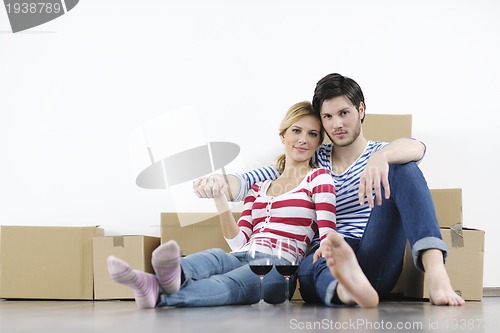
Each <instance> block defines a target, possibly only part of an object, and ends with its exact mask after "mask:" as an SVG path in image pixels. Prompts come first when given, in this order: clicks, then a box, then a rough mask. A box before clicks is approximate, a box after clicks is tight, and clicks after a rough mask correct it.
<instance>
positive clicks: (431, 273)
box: [422, 249, 465, 306]
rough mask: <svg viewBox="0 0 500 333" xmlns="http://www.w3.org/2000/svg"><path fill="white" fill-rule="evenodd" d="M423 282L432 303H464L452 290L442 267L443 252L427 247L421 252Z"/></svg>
mask: <svg viewBox="0 0 500 333" xmlns="http://www.w3.org/2000/svg"><path fill="white" fill-rule="evenodd" d="M422 264H423V265H424V269H425V275H424V278H425V282H426V284H427V286H428V289H429V300H430V302H431V304H434V305H452V306H454V305H464V303H465V301H464V300H463V298H462V297H460V296H459V295H457V294H456V293H455V291H454V290H453V288H452V286H451V282H450V278H449V276H448V272H446V268H445V267H444V262H443V253H442V252H441V250H438V249H429V250H427V251H425V252H424V253H423V254H422Z"/></svg>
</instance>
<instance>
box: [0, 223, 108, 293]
mask: <svg viewBox="0 0 500 333" xmlns="http://www.w3.org/2000/svg"><path fill="white" fill-rule="evenodd" d="M103 234H104V230H103V229H101V228H98V227H95V226H92V227H35V226H0V298H21V299H75V300H76V299H78V300H91V299H93V298H94V272H93V265H92V239H93V238H94V237H95V236H101V235H103Z"/></svg>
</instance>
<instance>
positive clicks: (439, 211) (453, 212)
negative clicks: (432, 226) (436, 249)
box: [431, 188, 462, 227]
mask: <svg viewBox="0 0 500 333" xmlns="http://www.w3.org/2000/svg"><path fill="white" fill-rule="evenodd" d="M431 195H432V201H433V202H434V207H435V208H436V215H437V219H438V222H439V225H440V226H441V227H453V226H455V225H462V189H460V188H447V189H431Z"/></svg>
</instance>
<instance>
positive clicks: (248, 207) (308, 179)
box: [227, 168, 336, 256]
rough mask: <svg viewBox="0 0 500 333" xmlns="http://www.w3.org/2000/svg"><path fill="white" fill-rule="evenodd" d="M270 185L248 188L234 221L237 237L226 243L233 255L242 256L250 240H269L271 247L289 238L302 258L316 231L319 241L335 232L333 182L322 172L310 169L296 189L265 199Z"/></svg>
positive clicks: (264, 182) (323, 170) (265, 183)
mask: <svg viewBox="0 0 500 333" xmlns="http://www.w3.org/2000/svg"><path fill="white" fill-rule="evenodd" d="M271 182H272V181H271V180H265V181H263V182H259V183H256V184H254V185H253V186H252V187H251V188H250V191H248V193H247V195H246V197H245V202H244V206H243V211H242V213H241V217H240V219H239V220H238V227H239V228H240V233H239V235H238V236H236V237H235V238H233V239H228V240H227V242H228V244H229V246H230V247H231V249H232V250H233V252H243V251H247V250H248V246H249V241H250V239H251V238H255V237H266V238H269V239H271V242H272V243H273V247H274V246H275V245H276V241H277V240H278V239H280V238H293V239H295V240H296V241H297V246H298V248H299V252H300V255H301V256H303V255H304V254H305V251H306V249H307V246H308V245H309V243H310V242H311V239H312V238H313V236H314V234H315V232H316V231H317V230H318V228H319V234H320V237H321V240H323V239H324V237H325V236H326V234H327V233H328V232H330V231H332V230H335V229H336V193H335V185H334V181H333V178H332V176H331V174H330V172H329V171H328V170H327V169H325V168H318V169H313V170H311V171H310V172H309V173H308V174H307V175H306V176H305V177H304V179H303V180H302V182H301V183H300V184H299V185H298V186H297V187H296V188H294V189H293V190H291V191H288V192H285V193H283V194H280V195H278V196H275V197H273V196H269V195H267V190H268V188H269V186H270V185H271Z"/></svg>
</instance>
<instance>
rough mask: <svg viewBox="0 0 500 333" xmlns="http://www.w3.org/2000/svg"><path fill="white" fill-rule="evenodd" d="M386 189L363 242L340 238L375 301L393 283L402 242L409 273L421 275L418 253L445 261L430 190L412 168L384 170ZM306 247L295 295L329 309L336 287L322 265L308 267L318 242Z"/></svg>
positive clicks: (400, 265)
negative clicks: (436, 254) (432, 252)
mask: <svg viewBox="0 0 500 333" xmlns="http://www.w3.org/2000/svg"><path fill="white" fill-rule="evenodd" d="M389 184H390V187H391V197H390V198H389V199H387V200H386V199H383V201H382V205H381V206H375V207H374V208H373V209H372V212H371V215H370V218H369V220H368V223H367V225H366V229H365V232H364V233H363V237H361V239H353V238H345V240H346V241H347V243H348V244H349V245H350V246H351V247H352V248H353V250H354V253H356V257H357V259H358V262H359V265H360V266H361V269H362V270H363V272H364V273H365V275H366V277H367V278H368V280H369V281H370V283H371V284H372V286H373V287H374V288H375V290H376V291H377V293H378V294H379V297H380V298H381V299H383V298H384V297H385V296H387V295H388V294H389V293H390V292H391V290H392V289H393V288H394V286H395V285H396V282H397V281H398V279H399V276H400V274H401V271H402V269H403V257H404V251H405V247H406V242H407V240H408V241H409V243H410V246H411V249H412V256H413V262H414V264H415V267H417V268H418V269H419V270H421V271H423V266H422V261H421V258H420V253H421V252H422V251H424V250H427V249H439V250H441V251H442V252H443V257H444V258H446V255H447V250H448V248H447V246H446V244H445V243H444V242H443V240H442V237H441V232H440V230H439V224H438V221H437V217H436V212H435V209H434V203H433V201H432V196H431V193H430V190H429V188H428V186H427V182H426V181H425V178H424V176H423V174H422V172H421V171H420V169H419V168H418V166H417V164H416V163H414V162H411V163H407V164H395V165H390V168H389ZM382 195H383V193H382ZM311 244H312V247H311V248H310V250H309V253H308V255H307V256H306V258H305V259H304V260H303V261H302V263H301V265H300V267H299V272H298V278H299V282H300V293H301V295H302V298H303V299H304V301H305V302H308V303H324V304H325V305H328V306H332V305H334V304H333V303H332V298H333V297H334V296H335V291H336V288H337V281H336V280H335V278H334V277H333V276H332V275H331V273H330V271H329V269H328V267H327V266H326V264H325V259H323V258H321V259H319V260H318V261H316V262H315V263H314V264H313V255H314V251H315V250H316V249H317V248H318V247H319V240H316V239H315V240H314V241H313V242H312V243H311Z"/></svg>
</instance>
